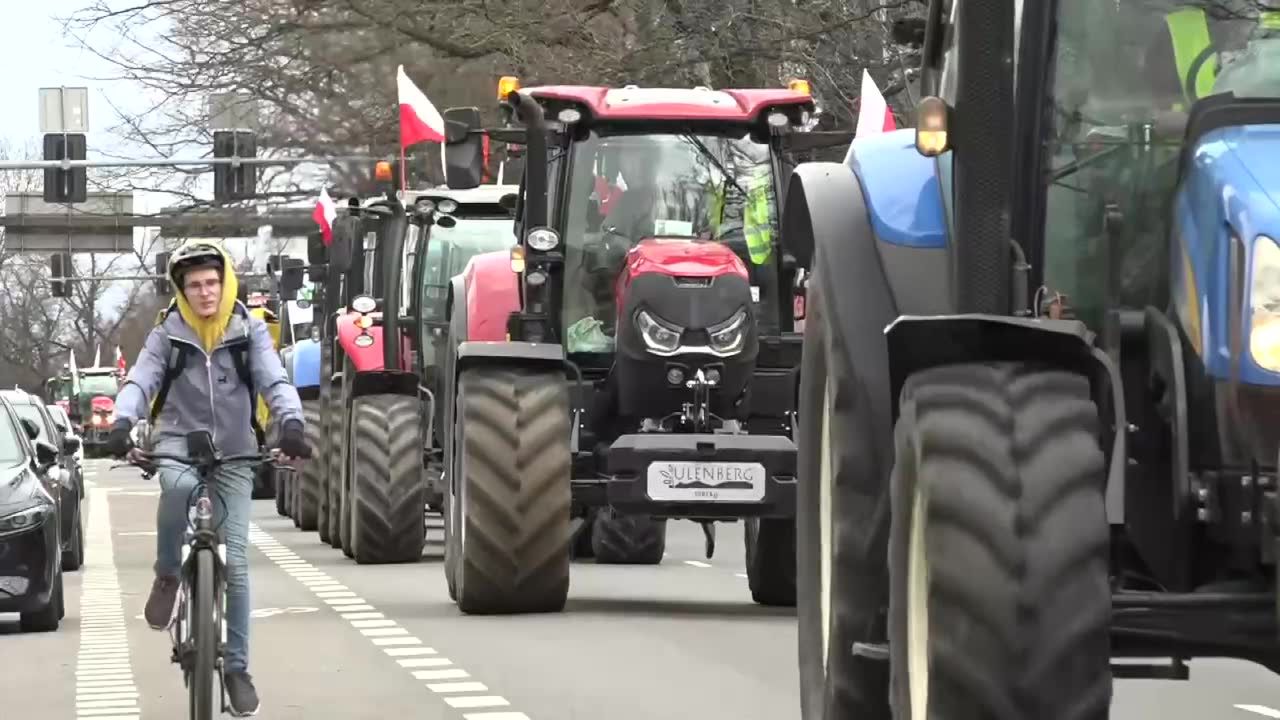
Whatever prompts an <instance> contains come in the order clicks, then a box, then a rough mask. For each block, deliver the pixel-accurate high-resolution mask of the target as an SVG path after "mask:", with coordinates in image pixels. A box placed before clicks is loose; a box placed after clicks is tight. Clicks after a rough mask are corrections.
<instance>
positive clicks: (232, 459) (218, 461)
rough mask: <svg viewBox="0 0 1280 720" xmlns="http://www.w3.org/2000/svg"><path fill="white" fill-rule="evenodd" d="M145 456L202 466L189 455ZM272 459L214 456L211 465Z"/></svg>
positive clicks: (159, 454)
mask: <svg viewBox="0 0 1280 720" xmlns="http://www.w3.org/2000/svg"><path fill="white" fill-rule="evenodd" d="M143 454H144V455H145V456H146V459H147V460H151V461H155V460H170V461H173V462H177V463H182V464H183V465H200V464H201V462H200V461H199V460H197V459H195V458H193V457H190V456H187V455H171V454H169V453H158V452H145V451H144V453H143ZM270 459H271V455H269V454H265V453H253V454H251V455H227V456H225V457H218V456H214V457H213V458H211V460H212V462H211V463H210V464H211V465H212V466H213V467H217V466H219V465H226V464H227V463H233V462H244V461H250V460H253V461H257V462H266V461H268V460H270ZM131 464H132V463H131Z"/></svg>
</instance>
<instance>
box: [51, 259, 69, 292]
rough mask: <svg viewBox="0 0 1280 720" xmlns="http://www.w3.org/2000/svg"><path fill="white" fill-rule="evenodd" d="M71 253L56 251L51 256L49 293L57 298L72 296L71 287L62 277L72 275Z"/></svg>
mask: <svg viewBox="0 0 1280 720" xmlns="http://www.w3.org/2000/svg"><path fill="white" fill-rule="evenodd" d="M72 269H73V268H72V265H71V254H70V253H54V254H53V255H50V256H49V294H50V295H52V296H54V297H56V298H64V297H71V293H70V292H68V290H70V288H69V287H68V286H67V283H65V282H63V281H62V278H68V277H71V275H72Z"/></svg>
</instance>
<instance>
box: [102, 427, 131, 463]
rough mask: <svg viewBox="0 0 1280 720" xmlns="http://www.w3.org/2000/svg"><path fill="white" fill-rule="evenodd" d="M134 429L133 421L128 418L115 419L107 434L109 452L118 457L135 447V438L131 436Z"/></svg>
mask: <svg viewBox="0 0 1280 720" xmlns="http://www.w3.org/2000/svg"><path fill="white" fill-rule="evenodd" d="M132 429H133V423H131V422H129V421H128V420H117V421H115V423H114V424H113V425H112V426H111V432H110V433H108V434H107V452H108V453H110V454H111V455H112V456H114V457H118V458H122V457H124V456H125V455H127V454H128V453H129V451H130V450H132V449H133V438H132V437H130V436H129V431H130V430H132Z"/></svg>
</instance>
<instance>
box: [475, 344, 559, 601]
mask: <svg viewBox="0 0 1280 720" xmlns="http://www.w3.org/2000/svg"><path fill="white" fill-rule="evenodd" d="M457 402H458V404H457V412H458V413H460V414H463V415H464V422H463V427H464V431H463V437H462V438H460V441H461V443H462V447H461V452H462V453H464V454H465V461H466V463H467V471H466V476H465V477H463V478H461V480H462V482H463V483H465V484H466V488H465V490H464V493H465V495H464V498H465V499H464V507H463V508H462V521H463V522H465V523H466V538H467V542H466V545H465V547H463V548H462V550H461V553H460V557H459V558H458V560H459V564H458V567H457V574H458V583H457V602H458V606H459V608H460V609H461V610H462V611H463V612H465V613H469V614H482V613H483V614H496V613H532V612H559V611H561V610H563V609H564V604H565V601H566V599H567V596H568V592H569V564H570V559H569V539H570V538H569V506H570V500H571V498H570V482H569V478H570V456H569V443H568V440H569V422H570V421H569V403H568V388H567V386H566V384H565V382H564V377H563V375H562V374H561V373H560V372H555V371H545V370H535V369H513V368H501V367H484V368H469V369H465V370H463V372H462V374H461V376H460V377H459V379H458V401H457Z"/></svg>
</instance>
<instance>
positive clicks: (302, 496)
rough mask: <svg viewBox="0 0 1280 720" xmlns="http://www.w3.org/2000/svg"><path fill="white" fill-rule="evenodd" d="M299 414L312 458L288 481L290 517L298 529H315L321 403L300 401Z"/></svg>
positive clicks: (318, 477) (318, 490)
mask: <svg viewBox="0 0 1280 720" xmlns="http://www.w3.org/2000/svg"><path fill="white" fill-rule="evenodd" d="M302 417H303V421H304V422H305V423H306V439H307V447H309V448H311V459H309V460H306V461H304V462H303V463H302V467H300V468H299V469H298V470H297V471H296V472H294V473H293V478H292V479H291V480H290V483H291V484H292V485H293V486H294V493H293V508H292V510H293V513H292V514H293V519H294V520H295V521H296V522H297V524H298V528H299V529H301V530H304V531H306V532H310V531H312V530H315V529H316V524H317V522H318V520H319V518H318V516H319V513H320V491H321V487H320V468H319V467H317V466H318V465H319V463H320V461H321V456H320V403H319V401H316V400H308V401H306V402H304V403H302Z"/></svg>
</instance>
